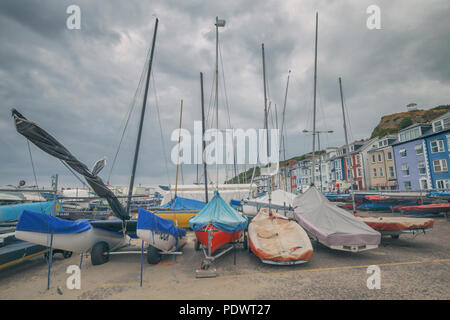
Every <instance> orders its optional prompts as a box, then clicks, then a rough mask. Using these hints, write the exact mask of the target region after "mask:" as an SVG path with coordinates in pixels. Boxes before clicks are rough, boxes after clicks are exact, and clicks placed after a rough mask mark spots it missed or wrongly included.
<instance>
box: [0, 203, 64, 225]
mask: <svg viewBox="0 0 450 320" xmlns="http://www.w3.org/2000/svg"><path fill="white" fill-rule="evenodd" d="M24 210H30V211H35V212H41V213H44V214H51V213H52V211H53V201H45V202H34V203H20V204H11V205H5V206H0V221H6V220H17V219H19V216H20V215H21V214H22V212H23V211H24ZM55 210H56V211H57V212H59V211H62V206H61V203H60V202H59V201H57V202H56V206H55Z"/></svg>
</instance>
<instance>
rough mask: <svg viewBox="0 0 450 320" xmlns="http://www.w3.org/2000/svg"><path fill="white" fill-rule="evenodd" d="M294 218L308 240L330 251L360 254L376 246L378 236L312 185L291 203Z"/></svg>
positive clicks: (378, 239)
mask: <svg viewBox="0 0 450 320" xmlns="http://www.w3.org/2000/svg"><path fill="white" fill-rule="evenodd" d="M294 217H295V219H296V220H297V222H298V223H299V224H300V226H302V227H303V229H305V231H306V232H307V233H308V234H309V236H310V237H312V238H313V239H315V240H317V241H318V242H319V243H321V244H323V245H325V246H327V247H329V248H330V249H334V250H343V251H349V252H360V251H365V250H370V249H375V248H377V247H378V245H379V244H380V241H381V234H380V233H379V232H378V231H376V230H374V229H372V228H371V227H369V226H368V225H367V224H365V223H364V222H362V221H361V220H360V219H358V218H357V217H355V216H353V215H352V214H351V213H349V212H347V211H346V210H344V209H342V208H339V207H337V206H335V205H334V204H333V203H331V202H330V201H329V200H328V199H327V198H326V197H325V196H323V195H322V193H320V192H319V190H317V188H316V187H315V186H311V187H310V188H309V189H308V190H307V191H306V192H305V193H304V194H302V195H299V196H298V197H297V198H295V200H294Z"/></svg>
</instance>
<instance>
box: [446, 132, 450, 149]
mask: <svg viewBox="0 0 450 320" xmlns="http://www.w3.org/2000/svg"><path fill="white" fill-rule="evenodd" d="M445 137H446V138H447V147H448V151H450V134H448V135H446V136H445Z"/></svg>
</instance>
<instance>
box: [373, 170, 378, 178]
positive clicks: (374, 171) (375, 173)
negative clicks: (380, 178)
mask: <svg viewBox="0 0 450 320" xmlns="http://www.w3.org/2000/svg"><path fill="white" fill-rule="evenodd" d="M373 176H374V177H376V176H377V168H373Z"/></svg>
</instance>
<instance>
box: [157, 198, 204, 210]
mask: <svg viewBox="0 0 450 320" xmlns="http://www.w3.org/2000/svg"><path fill="white" fill-rule="evenodd" d="M205 205H206V202H203V201H199V200H194V199H189V198H182V197H178V196H175V198H173V199H172V200H171V201H169V202H168V203H166V204H163V205H161V206H159V207H155V208H150V210H152V209H154V210H161V209H162V210H202V209H203V208H204V207H205Z"/></svg>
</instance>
